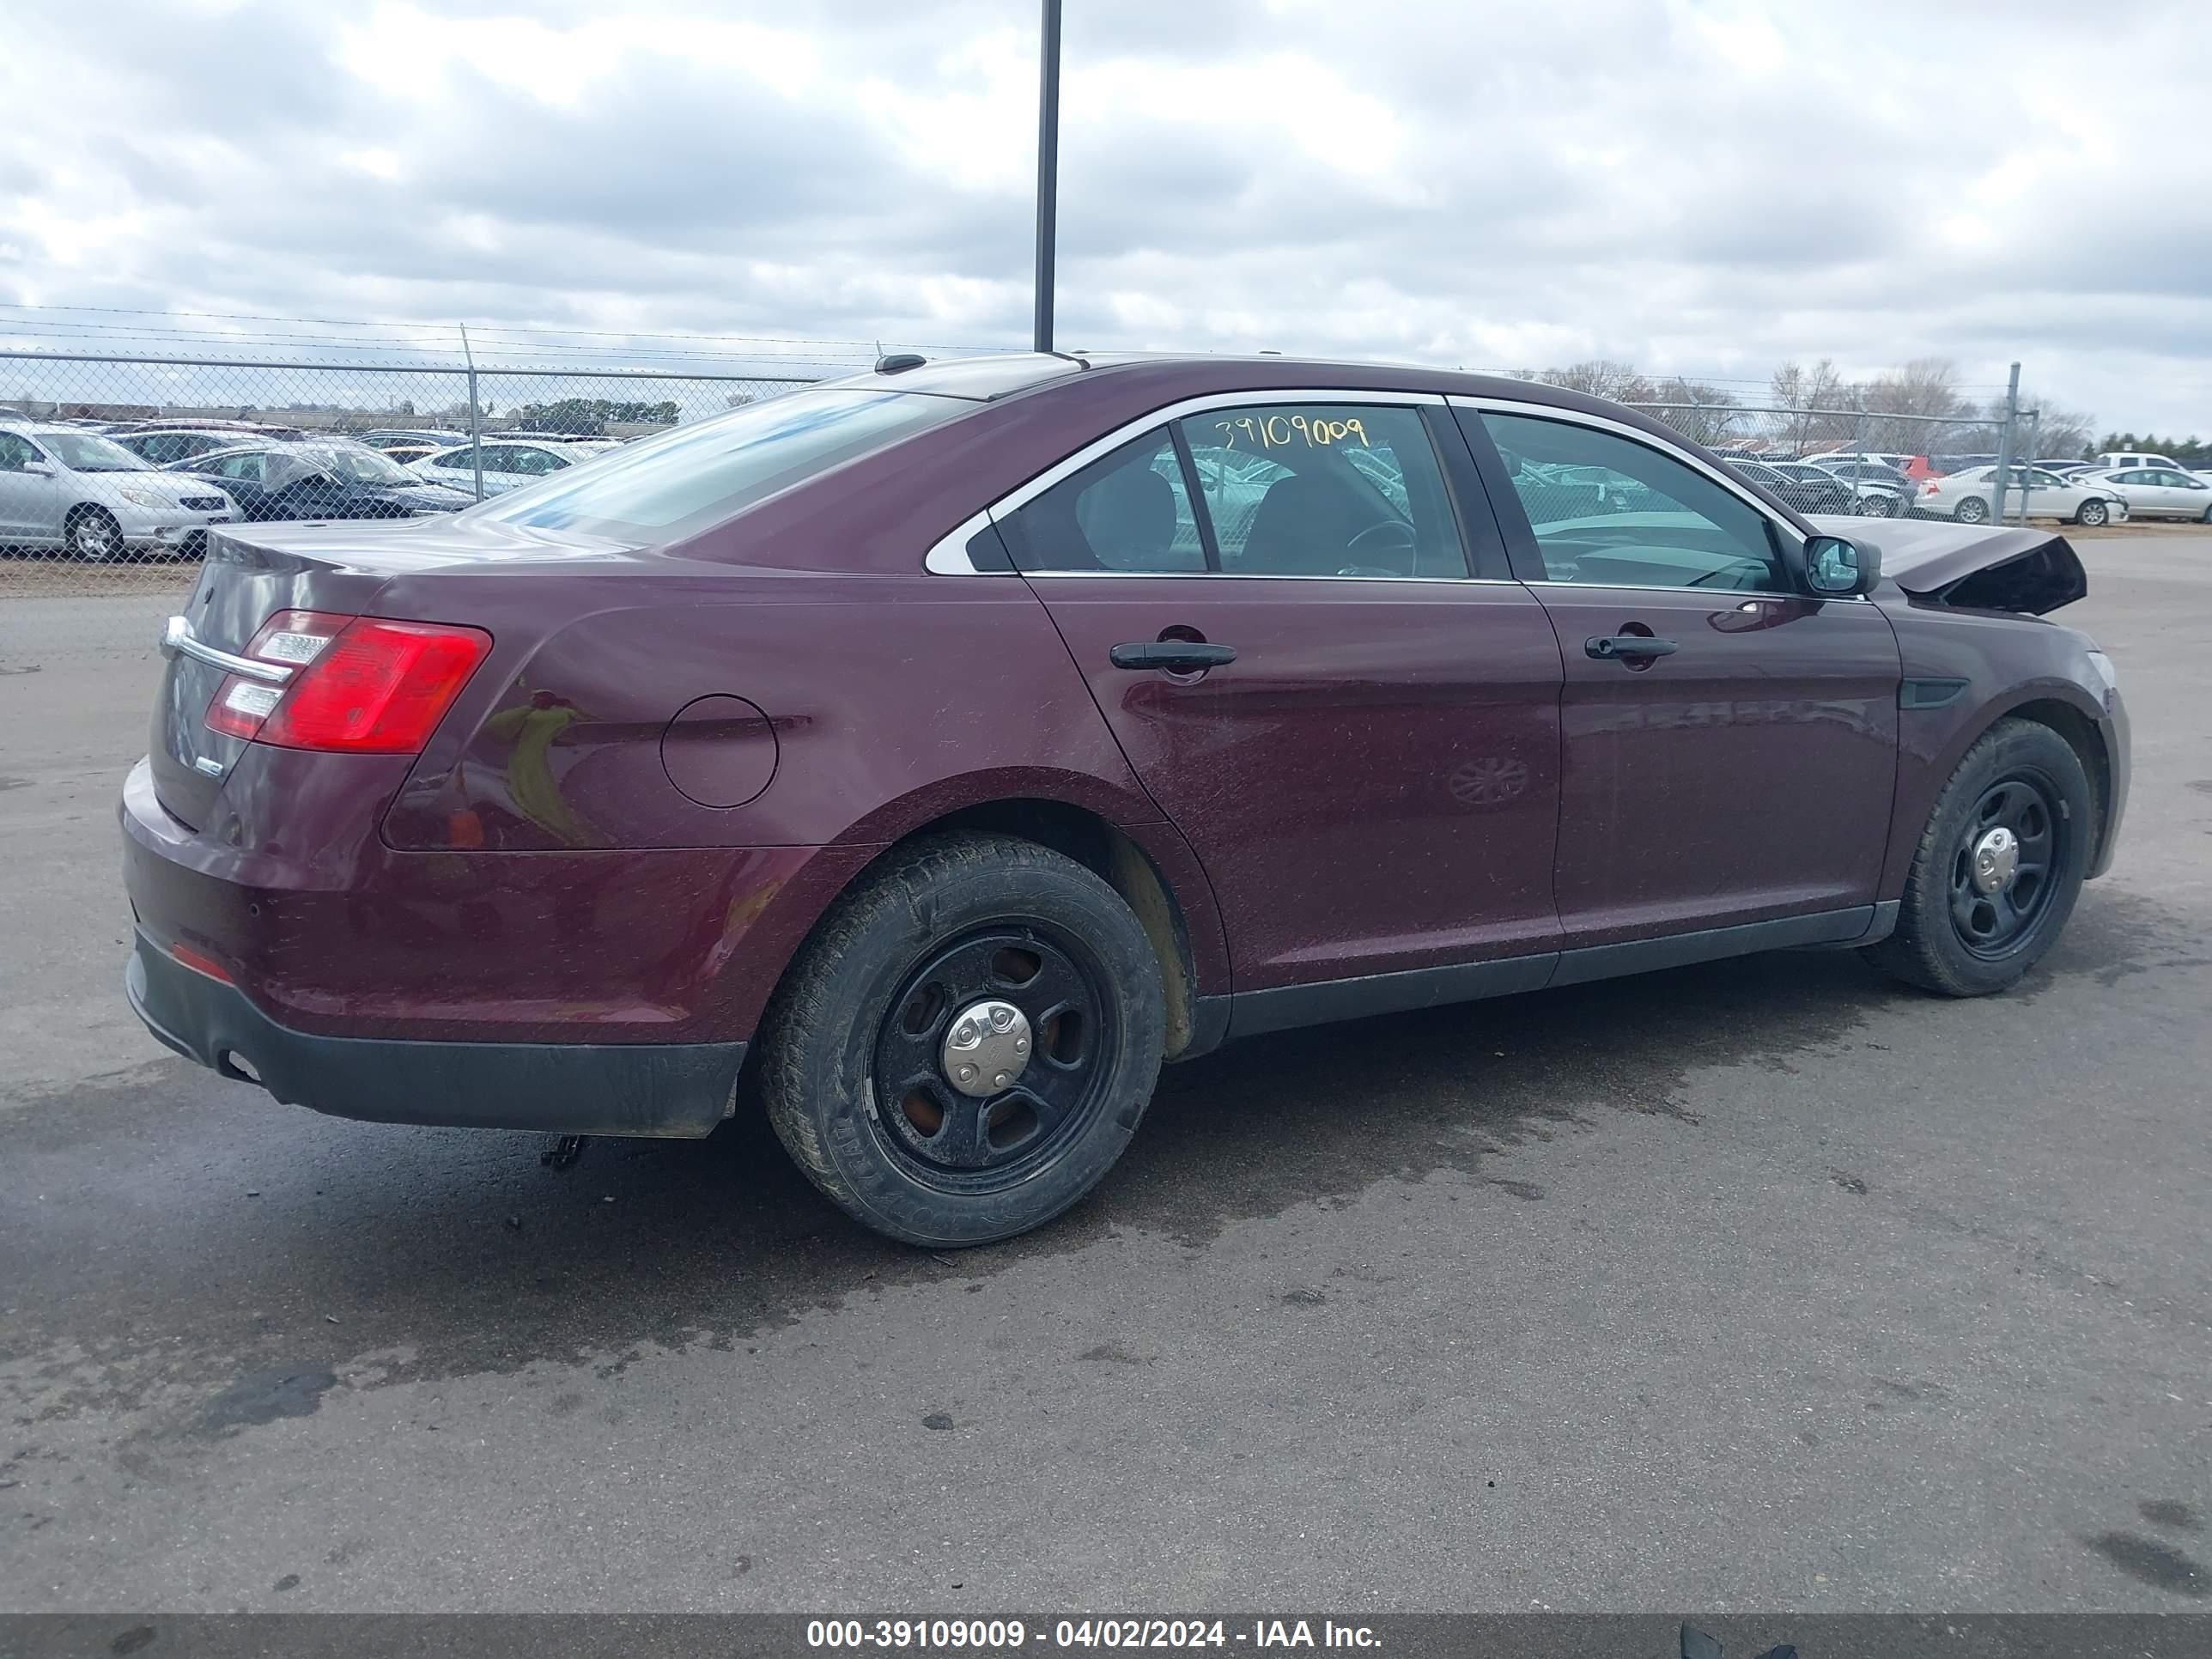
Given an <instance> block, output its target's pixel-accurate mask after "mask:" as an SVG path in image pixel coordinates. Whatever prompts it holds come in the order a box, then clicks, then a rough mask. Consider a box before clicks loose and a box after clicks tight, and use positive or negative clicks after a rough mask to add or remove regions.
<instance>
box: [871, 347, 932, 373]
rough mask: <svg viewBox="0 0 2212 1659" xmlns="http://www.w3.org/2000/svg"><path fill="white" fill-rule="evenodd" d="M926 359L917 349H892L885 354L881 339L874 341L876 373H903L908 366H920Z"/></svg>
mask: <svg viewBox="0 0 2212 1659" xmlns="http://www.w3.org/2000/svg"><path fill="white" fill-rule="evenodd" d="M928 361H929V359H928V358H927V357H925V356H922V355H921V353H920V352H919V351H894V352H891V353H890V354H889V355H888V356H886V355H885V354H884V343H883V342H882V341H881V340H878V341H877V342H876V373H877V374H905V373H906V372H907V370H908V369H909V368H921V366H922V365H923V364H924V363H926V362H928Z"/></svg>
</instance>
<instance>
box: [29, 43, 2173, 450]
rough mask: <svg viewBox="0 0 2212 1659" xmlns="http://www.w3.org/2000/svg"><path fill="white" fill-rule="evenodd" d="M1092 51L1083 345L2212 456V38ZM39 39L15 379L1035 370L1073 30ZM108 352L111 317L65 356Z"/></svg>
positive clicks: (1068, 159)
mask: <svg viewBox="0 0 2212 1659" xmlns="http://www.w3.org/2000/svg"><path fill="white" fill-rule="evenodd" d="M1066 9H1067V21H1066V42H1065V51H1066V57H1065V63H1066V81H1065V86H1064V91H1063V124H1064V125H1063V134H1062V193H1061V218H1060V227H1061V238H1060V343H1062V344H1064V345H1069V346H1076V347H1083V346H1089V347H1097V348H1107V347H1143V348H1170V349H1172V348H1196V349H1231V350H1242V349H1253V348H1255V347H1270V348H1275V349H1283V350H1286V351H1290V352H1293V353H1297V352H1312V353H1321V354H1328V355H1333V356H1382V357H1389V358H1394V359H1411V360H1417V361H1423V362H1443V363H1451V364H1461V365H1464V366H1466V367H1468V368H1516V367H1522V366H1527V367H1543V366H1546V365H1550V364H1556V363H1565V362H1572V361H1575V360H1577V359H1581V358H1585V357H1591V356H1610V357H1617V358H1623V359H1627V360H1631V361H1633V362H1637V363H1638V364H1640V365H1642V366H1643V367H1644V368H1647V369H1650V370H1653V371H1656V372H1662V373H1666V374H1675V373H1682V374H1691V375H1693V376H1700V377H1707V378H1719V379H1730V380H1746V381H1763V380H1764V379H1765V375H1766V374H1767V373H1768V371H1769V370H1770V369H1771V368H1773V366H1774V365H1775V364H1776V363H1777V362H1779V361H1782V360H1784V359H1786V358H1791V357H1796V358H1802V359H1805V360H1808V361H1809V360H1811V359H1814V358H1817V357H1820V356H1832V357H1834V358H1835V359H1837V360H1838V362H1839V363H1841V364H1842V365H1843V366H1844V368H1846V370H1847V371H1849V372H1851V373H1853V374H1871V373H1873V372H1875V371H1878V370H1881V369H1882V368H1887V367H1889V366H1893V365H1895V364H1898V363H1901V362H1904V361H1905V360H1907V359H1909V358H1913V357H1917V356H1929V355H1936V356H1948V357H1952V358H1954V359H1955V360H1956V361H1957V362H1958V363H1959V366H1960V374H1961V379H1962V380H1965V381H1966V382H1968V383H1969V384H1970V385H1972V386H1977V387H1979V386H1987V385H1989V384H1991V383H1996V382H1999V381H2001V380H2002V377H2003V374H2004V365H2005V364H2006V362H2008V361H2009V360H2011V359H2013V358H2015V357H2017V358H2019V359H2021V361H2022V362H2024V363H2025V364H2026V365H2027V367H2026V370H2025V374H2026V378H2027V381H2028V383H2029V384H2030V386H2032V387H2033V388H2034V389H2036V390H2038V391H2039V392H2041V393H2042V395H2044V396H2045V397H2047V398H2053V399H2055V400H2058V401H2062V402H2064V403H2067V404H2072V405H2075V406H2076V407H2079V408H2084V409H2087V410H2090V411H2092V412H2093V413H2094V414H2095V415H2096V416H2098V417H2099V418H2100V421H2102V422H2106V423H2107V424H2112V425H2118V426H2132V427H2136V428H2144V427H2150V428H2157V429H2159V430H2160V431H2167V430H2172V429H2177V428H2178V429H2195V430H2197V431H2208V432H2212V123H2208V121H2207V120H2206V119H2205V117H2204V111H2205V109H2206V107H2207V106H2208V104H2212V4H2206V3H2203V0H2173V3H2166V4H2161V3H2154V0H2142V3H2136V4H2133V5H2131V6H2130V7H2128V8H2126V9H2124V11H2125V15H2126V18H2127V21H2126V24H2125V25H2124V27H2118V26H2111V25H2107V24H2106V23H2104V22H2102V21H2100V17H2099V14H2100V12H2101V11H2102V10H2103V8H2100V7H2096V6H2092V5H2087V4H2082V3H2079V0H2067V3H2049V4H2045V3H2014V4H2008V5H2005V6H2002V7H1995V6H1984V5H1970V4H1963V3H1955V0H1915V3H1905V4H1889V3H1883V0H1809V3H1787V4H1784V3H1779V0H1778V3H1773V4H1751V3H1739V0H1588V3H1578V0H1066ZM8 13H9V20H10V21H9V28H8V31H7V42H6V49H5V51H4V52H0V109H4V111H5V115H4V118H0V302H5V303H4V304H0V335H7V336H10V337H13V338H12V340H11V342H10V343H15V344H16V345H18V346H21V345H22V344H25V343H32V344H45V345H52V344H53V343H56V342H58V341H61V340H68V341H70V343H72V344H73V345H82V343H85V342H88V341H93V340H103V341H108V342H113V343H124V344H126V345H127V346H128V347H129V348H130V349H160V348H161V347H162V344H163V342H164V340H165V339H166V338H167V337H166V336H165V335H164V334H163V333H162V332H161V331H164V330H170V329H177V328H193V329H207V330H216V331H226V332H228V333H229V334H231V335H233V336H234V337H238V338H240V339H246V338H254V339H261V340H264V341H265V340H271V339H279V340H281V337H284V336H286V335H288V334H298V335H302V336H306V335H313V334H316V333H327V332H333V330H331V329H329V328H328V327H326V326H325V325H324V324H322V323H319V322H318V323H314V324H295V323H282V322H277V321H273V320H267V319H337V320H353V321H368V322H374V323H376V324H378V325H380V328H379V329H378V330H374V331H366V332H363V331H356V337H360V338H362V339H363V340H369V339H391V340H395V341H404V340H407V339H410V338H414V337H416V335H414V334H412V333H410V331H408V330H406V329H404V328H402V327H399V326H398V325H404V324H410V323H418V324H435V325H439V327H440V328H441V329H442V328H443V327H444V326H445V325H447V324H448V323H449V322H451V321H453V320H455V319H465V320H468V321H470V322H471V324H472V325H475V326H477V328H479V329H484V330H489V331H499V330H502V329H503V330H506V331H508V333H507V337H508V338H509V339H511V340H516V341H532V340H534V341H538V342H542V343H543V349H544V350H545V351H554V350H560V351H568V352H582V351H584V350H586V349H589V350H592V351H594V352H604V353H605V354H607V357H608V360H609V361H619V360H621V354H622V353H623V352H625V351H628V350H632V349H635V348H634V346H633V344H632V343H631V342H630V341H629V339H627V338H626V337H629V336H636V337H643V336H655V337H658V336H667V335H690V334H710V335H715V336H721V337H744V338H745V339H746V341H747V342H748V343H747V345H746V346H745V348H744V349H748V350H750V351H753V352H756V353H757V354H759V355H762V356H789V357H791V358H793V360H794V361H798V362H810V361H812V360H815V359H820V358H824V357H829V358H836V357H838V356H849V355H850V353H851V350H852V349H853V348H850V347H833V348H825V347H823V346H821V345H794V344H785V343H783V342H787V341H810V342H866V341H871V340H876V339H882V340H885V341H897V342H902V343H917V344H921V345H923V346H925V347H975V346H993V345H997V346H1016V345H1020V344H1023V343H1026V340H1027V337H1028V331H1029V305H1030V191H1031V186H1032V184H1033V181H1034V167H1035V152H1034V148H1033V146H1034V123H1035V118H1036V4H1035V3H1034V0H836V3H832V0H816V3H809V0H777V3H773V4H755V3H750V0H698V3H678V0H629V3H623V4H616V3H612V0H605V3H597V4H592V3H571V0H512V3H501V0H345V3H323V0H312V3H311V0H284V3H271V4H264V3H254V0H166V3H161V0H9V6H8ZM35 307H105V308H107V309H104V310H100V311H73V312H68V313H61V312H57V311H54V310H51V309H48V310H40V309H35ZM135 313H212V314H214V315H215V316H219V317H223V318H232V319H254V320H236V321H217V320H214V319H213V318H212V317H210V318H208V319H201V320H197V321H191V322H179V321H177V320H175V319H163V318H157V317H150V316H143V315H137V314H135ZM556 330H558V331H566V332H561V333H552V332H542V333H529V332H525V331H556ZM132 331H136V332H132ZM586 331H598V332H586ZM335 332H338V333H343V332H344V331H343V330H336V331H335ZM421 337H423V338H430V337H431V336H429V335H427V334H425V335H422V336H421ZM440 337H442V336H440ZM515 349H522V348H521V347H519V346H518V347H517V348H515ZM660 349H671V348H669V347H666V346H664V347H662V348H660Z"/></svg>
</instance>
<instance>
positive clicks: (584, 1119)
mask: <svg viewBox="0 0 2212 1659" xmlns="http://www.w3.org/2000/svg"><path fill="white" fill-rule="evenodd" d="M124 987H125V993H126V994H127V995H128V996H129V997H130V999H131V1008H132V1010H133V1011H134V1012H136V1013H137V1016H138V1018H140V1019H141V1020H143V1021H144V1022H145V1024H146V1029H147V1030H149V1031H151V1032H152V1033H153V1034H154V1035H155V1037H157V1038H159V1039H160V1040H161V1042H163V1043H165V1044H167V1046H168V1047H169V1048H173V1049H174V1050H176V1052H177V1053H179V1054H182V1055H184V1056H185V1059H187V1060H195V1061H197V1062H198V1063H199V1064H200V1065H202V1066H207V1067H208V1068H209V1069H210V1070H211V1071H214V1072H216V1073H220V1074H222V1076H224V1077H228V1078H233V1079H237V1080H239V1081H240V1082H246V1083H258V1084H260V1085H261V1086H262V1087H264V1088H265V1089H266V1090H268V1091H269V1092H270V1094H271V1095H273V1096H274V1097H276V1099H278V1100H280V1101H283V1102H285V1103H289V1104H292V1105H298V1106H307V1107H310V1108H312V1109H314V1110H316V1111H319V1112H325V1113H328V1114H329V1115H331V1116H333V1117H350V1118H361V1119H365V1120H366V1121H369V1122H372V1123H410V1124H419V1125H442V1126H447V1127H465V1128H484V1129H536V1130H544V1131H548V1132H550V1133H557V1134H576V1135H651V1136H671V1137H679V1138H680V1137H696V1136H700V1135H704V1134H707V1133H711V1132H712V1131H713V1129H714V1126H715V1125H716V1124H718V1123H720V1121H722V1119H723V1118H725V1117H726V1116H727V1115H729V1111H730V1108H731V1103H732V1099H733V1098H734V1096H735V1092H736V1088H737V1080H738V1070H739V1068H740V1067H741V1066H743V1065H744V1057H745V1045H744V1043H742V1042H686V1043H634V1042H632V1043H534V1042H410V1041H404V1040H398V1039H389V1038H378V1037H343V1036H317V1035H315V1034H314V1033H312V1032H307V1031H298V1030H292V1029H290V1028H289V1027H287V1026H283V1025H280V1024H277V1023H276V1021H275V1020H273V1019H271V1018H269V1016H268V1015H266V1014H264V1013H263V1012H261V1011H260V1010H259V1009H258V1008H257V1007H255V1006H253V1004H252V1001H251V1000H249V999H248V998H247V997H246V994H245V993H244V992H242V991H240V989H239V988H238V987H237V986H235V985H231V984H226V983H224V982H223V981H221V980H219V979H216V978H215V977H213V976H212V975H208V974H205V973H202V972H199V971H197V970H196V969H191V968H188V967H186V966H185V964H184V963H180V962H179V961H178V960H176V958H175V957H171V956H169V955H167V954H166V953H165V952H163V951H161V950H160V949H159V948H157V947H156V946H155V944H154V942H153V941H152V940H151V939H148V938H147V937H146V935H145V934H144V933H143V932H142V933H139V934H138V936H137V949H136V950H135V951H133V953H132V955H131V960H130V963H129V965H128V966H127V967H126V969H125V972H124Z"/></svg>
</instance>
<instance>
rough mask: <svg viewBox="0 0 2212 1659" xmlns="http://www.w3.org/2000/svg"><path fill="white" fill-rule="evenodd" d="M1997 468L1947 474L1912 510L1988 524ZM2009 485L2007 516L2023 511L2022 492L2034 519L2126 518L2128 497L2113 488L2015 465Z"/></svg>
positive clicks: (2091, 521) (1926, 487) (1924, 490)
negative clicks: (2020, 509) (2025, 495)
mask: <svg viewBox="0 0 2212 1659" xmlns="http://www.w3.org/2000/svg"><path fill="white" fill-rule="evenodd" d="M1996 473H1997V470H1996V468H1995V467H1993V466H1978V467H1974V468H1972V470H1970V471H1965V472H1952V473H1948V474H1946V475H1945V476H1944V477H1941V478H1936V479H1932V480H1930V481H1929V483H1925V484H1923V485H1922V486H1921V491H1920V498H1919V499H1918V500H1917V501H1915V502H1914V503H1913V506H1914V507H1917V508H1918V509H1919V510H1920V511H1921V512H1923V513H1936V514H1940V515H1941V516H1942V517H1944V518H1949V519H1956V520H1959V521H1960V523H1961V524H1984V523H1986V522H1987V521H1988V520H1989V518H1990V514H1991V513H1992V512H1993V511H1994V510H1995V504H1996ZM2011 479H2012V481H2011V483H2008V484H2007V485H2006V486H2005V512H2006V513H2007V514H2008V515H2010V514H2011V513H2015V512H2016V511H2018V510H2019V506H2020V501H2021V494H2020V492H2021V490H2023V489H2024V490H2026V491H2027V516H2028V517H2030V518H2031V519H2069V520H2072V521H2073V522H2074V523H2075V524H2086V525H2100V524H2106V523H2110V522H2112V521H2113V520H2121V519H2124V518H2126V517H2127V516H2128V504H2127V498H2126V497H2125V496H2124V495H2121V494H2120V492H2119V491H2118V489H2114V488H2112V486H2111V485H2109V484H2100V483H2083V482H2081V480H2078V479H2074V478H2062V477H2059V476H2058V475H2057V473H2056V472H2047V471H2045V470H2044V469H2043V468H2041V467H2039V466H2015V467H2014V468H2013V469H2012V473H2011Z"/></svg>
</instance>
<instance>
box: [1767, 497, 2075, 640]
mask: <svg viewBox="0 0 2212 1659" xmlns="http://www.w3.org/2000/svg"><path fill="white" fill-rule="evenodd" d="M1808 523H1810V524H1811V525H1813V526H1814V528H1816V529H1818V530H1820V531H1822V532H1825V533H1826V534H1828V535H1831V536H1841V537H1843V538H1844V539H1845V540H1847V541H1851V542H1857V543H1858V544H1862V545H1864V546H1869V547H1873V548H1876V549H1878V550H1880V551H1881V574H1883V575H1884V576H1885V577H1887V579H1888V580H1891V581H1893V582H1895V583H1896V584H1897V585H1898V586H1899V587H1901V588H1903V589H1904V590H1905V592H1907V593H1910V594H1911V596H1912V597H1913V598H1914V599H1918V600H1920V601H1922V602H1923V603H1925V604H1933V605H1952V606H1955V607H1957V608H1959V609H1960V610H1971V611H2021V612H2023V613H2025V614H2027V615H2028V616H2031V617H2040V616H2042V615H2044V614H2045V612H2048V611H2056V610H2057V609H2058V608H2059V606H2061V605H2071V604H2073V603H2074V601H2075V600H2076V599H2080V598H2081V597H2082V596H2083V595H2084V594H2086V593H2087V592H2088V591H2089V575H2088V573H2087V571H2086V570H2084V569H2083V568H2081V556H2080V555H2078V554H2077V553H2075V551H2074V548H2073V544H2071V543H2069V541H2068V540H2067V539H2066V538H2065V537H2064V536H2063V535H2061V534H2059V533H2058V532H2057V531H2055V530H2051V529H2047V528H2044V527H2041V526H2033V525H2028V526H2022V525H1962V524H1947V523H1944V522H1942V520H1936V519H1891V520H1882V521H1875V522H1873V523H1869V521H1868V520H1864V519H1846V518H1827V517H1822V516H1819V515H1815V516H1814V517H1813V518H1811V519H1809V520H1808Z"/></svg>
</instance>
